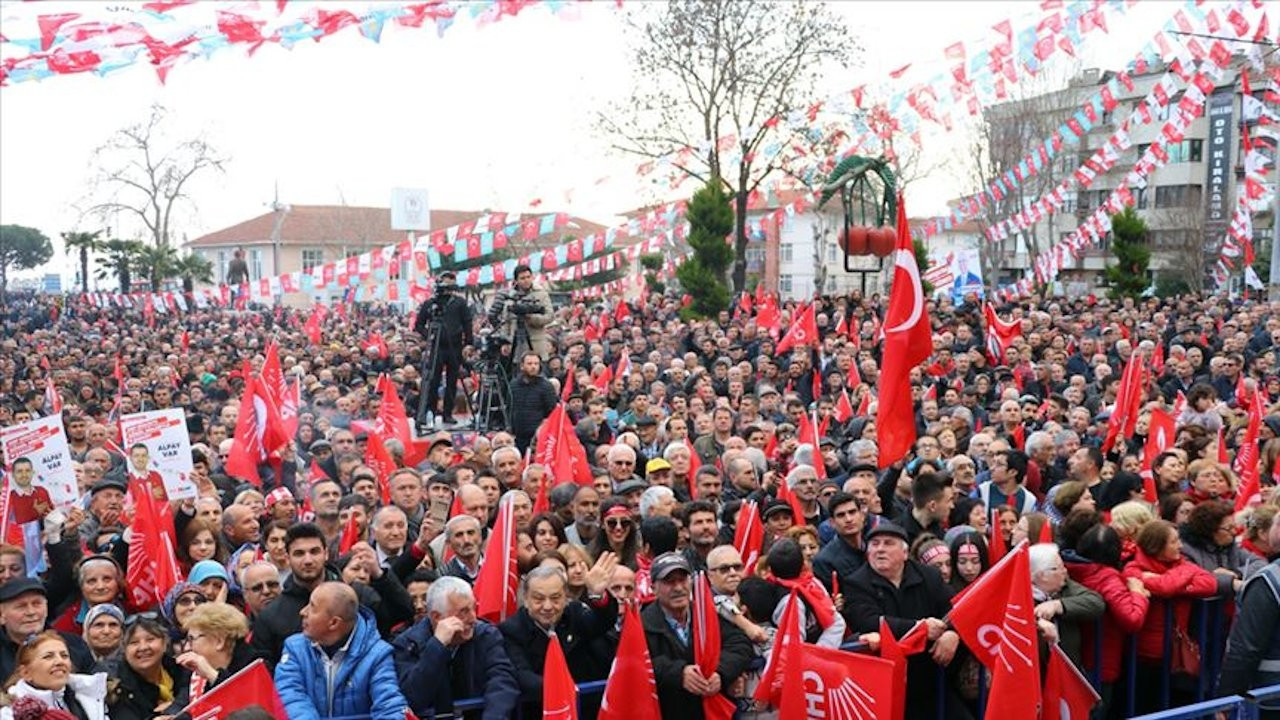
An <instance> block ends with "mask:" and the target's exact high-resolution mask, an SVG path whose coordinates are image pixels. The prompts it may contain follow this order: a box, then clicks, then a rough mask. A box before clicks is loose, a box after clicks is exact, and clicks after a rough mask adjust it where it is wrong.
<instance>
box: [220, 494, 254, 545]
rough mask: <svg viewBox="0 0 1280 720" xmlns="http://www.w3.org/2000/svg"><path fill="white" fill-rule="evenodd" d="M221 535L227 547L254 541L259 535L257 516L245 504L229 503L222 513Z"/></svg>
mask: <svg viewBox="0 0 1280 720" xmlns="http://www.w3.org/2000/svg"><path fill="white" fill-rule="evenodd" d="M222 536H223V538H225V539H226V541H227V547H228V548H231V549H233V550H234V549H236V548H239V547H240V546H241V545H244V544H245V543H256V542H258V540H259V538H260V536H261V528H260V525H259V523H258V516H257V514H255V513H254V512H253V509H252V508H250V507H248V506H247V505H230V506H228V507H227V509H226V511H224V512H223V513H222Z"/></svg>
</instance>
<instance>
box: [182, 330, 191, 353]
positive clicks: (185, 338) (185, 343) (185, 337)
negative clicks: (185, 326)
mask: <svg viewBox="0 0 1280 720" xmlns="http://www.w3.org/2000/svg"><path fill="white" fill-rule="evenodd" d="M190 348H191V333H190V332H188V331H186V330H183V331H182V352H186V351H187V350H189V349H190Z"/></svg>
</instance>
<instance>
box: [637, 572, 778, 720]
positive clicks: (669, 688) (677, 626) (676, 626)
mask: <svg viewBox="0 0 1280 720" xmlns="http://www.w3.org/2000/svg"><path fill="white" fill-rule="evenodd" d="M649 574H650V576H651V577H652V578H653V591H654V595H655V596H656V597H657V602H654V603H650V604H649V606H648V607H646V608H645V609H644V610H642V611H641V612H640V619H641V622H642V624H643V625H644V636H645V641H646V642H647V643H648V645H649V656H650V658H651V659H652V661H653V677H654V680H655V682H656V683H657V686H658V704H659V706H660V707H661V709H662V717H663V720H701V718H702V717H703V712H702V699H703V698H704V697H711V696H713V695H715V694H717V693H722V692H727V691H728V689H729V686H730V685H732V684H733V683H734V681H735V680H737V679H738V677H739V676H740V675H742V673H743V672H745V671H746V669H747V665H749V664H750V662H751V658H752V655H753V653H752V650H751V641H750V640H748V639H747V636H746V635H744V634H743V633H742V631H741V630H739V629H738V628H736V627H734V626H733V625H732V624H730V623H729V622H728V621H727V620H725V619H724V618H723V617H720V616H719V615H717V616H716V619H717V621H718V622H719V623H720V665H719V666H718V667H717V668H716V672H713V673H711V675H710V677H708V676H705V675H703V674H702V672H701V671H700V670H699V669H698V666H697V665H696V664H695V662H694V654H693V632H694V631H693V626H694V621H693V609H692V608H693V576H692V574H691V573H690V572H689V561H688V560H685V558H684V556H682V555H680V554H679V553H664V554H662V555H659V556H658V557H656V558H654V560H653V565H652V566H651V568H650V570H649Z"/></svg>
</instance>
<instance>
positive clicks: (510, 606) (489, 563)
mask: <svg viewBox="0 0 1280 720" xmlns="http://www.w3.org/2000/svg"><path fill="white" fill-rule="evenodd" d="M519 584H520V575H519V572H518V570H517V568H516V522H515V514H514V513H512V512H511V502H510V501H499V503H498V517H497V519H496V520H494V523H493V531H492V532H490V533H489V542H488V544H487V545H485V548H484V562H483V563H481V564H480V574H479V575H477V576H476V582H475V596H476V615H477V616H478V617H481V618H484V619H485V620H488V621H489V622H491V623H494V624H495V625H496V624H497V623H500V622H502V621H503V620H506V619H507V618H508V617H510V616H512V615H514V614H516V610H517V608H516V586H517V585H519ZM548 659H550V654H549V653H548ZM569 682H570V684H572V682H573V681H572V679H570V681H569ZM544 707H547V706H545V705H544ZM574 708H575V709H576V708H577V703H574ZM557 717H559V716H557ZM566 717H567V716H566Z"/></svg>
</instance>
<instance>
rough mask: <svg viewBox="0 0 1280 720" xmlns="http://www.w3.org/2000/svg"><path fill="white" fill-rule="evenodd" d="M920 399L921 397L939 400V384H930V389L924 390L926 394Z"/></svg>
mask: <svg viewBox="0 0 1280 720" xmlns="http://www.w3.org/2000/svg"><path fill="white" fill-rule="evenodd" d="M920 399H921V400H933V401H934V402H937V400H938V386H937V385H930V386H929V389H928V390H925V391H924V395H923V396H922V397H921V398H920Z"/></svg>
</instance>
